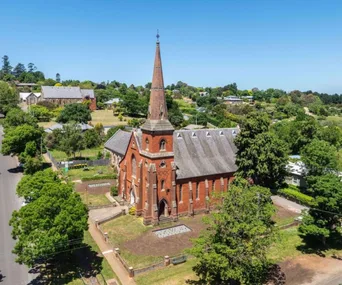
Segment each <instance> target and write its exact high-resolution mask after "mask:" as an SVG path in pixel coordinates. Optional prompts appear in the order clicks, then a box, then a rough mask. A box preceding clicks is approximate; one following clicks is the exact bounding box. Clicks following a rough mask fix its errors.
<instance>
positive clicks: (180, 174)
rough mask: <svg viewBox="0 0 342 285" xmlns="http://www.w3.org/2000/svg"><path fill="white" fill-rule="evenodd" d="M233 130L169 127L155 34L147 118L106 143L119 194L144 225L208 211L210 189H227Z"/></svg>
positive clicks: (232, 164)
mask: <svg viewBox="0 0 342 285" xmlns="http://www.w3.org/2000/svg"><path fill="white" fill-rule="evenodd" d="M237 132H238V129H236V128H224V129H201V130H175V129H174V128H173V126H172V125H171V123H170V121H169V120H168V111H167V108H166V101H165V92H164V79H163V70H162V62H161V56H160V43H159V40H158V41H157V44H156V54H155V60H154V70H153V79H152V87H151V97H150V104H149V109H148V117H147V120H146V122H145V123H144V124H143V125H142V126H141V129H138V130H133V131H132V132H131V133H127V132H124V131H118V132H117V133H116V134H114V136H113V137H112V138H111V139H110V140H109V141H108V142H107V143H106V144H107V145H111V146H112V149H113V153H116V155H118V157H120V162H119V181H118V189H119V195H120V196H121V197H122V198H123V199H124V200H125V201H127V202H128V203H130V204H131V205H134V206H135V207H136V214H137V216H142V217H143V219H144V224H145V225H149V224H158V223H159V221H160V220H163V219H171V220H177V219H178V217H179V216H180V215H193V214H196V213H199V212H208V211H209V209H210V197H211V195H212V193H213V192H214V191H226V190H227V189H228V188H229V184H230V181H231V180H232V178H233V174H234V172H235V171H236V169H237V167H236V165H235V152H236V147H235V145H234V142H233V141H234V137H235V136H236V134H237ZM120 152H121V153H120Z"/></svg>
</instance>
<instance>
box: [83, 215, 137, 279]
mask: <svg viewBox="0 0 342 285" xmlns="http://www.w3.org/2000/svg"><path fill="white" fill-rule="evenodd" d="M88 224H89V233H90V234H91V236H92V237H93V239H94V241H95V242H96V244H97V245H98V247H99V248H100V250H101V252H102V254H103V256H104V257H105V258H106V259H107V261H108V263H109V265H110V266H111V267H112V269H113V271H114V272H115V274H116V275H117V277H118V278H119V280H120V282H121V284H122V285H126V284H127V285H134V284H136V283H135V281H134V279H133V278H130V277H129V276H128V274H127V271H126V269H125V268H124V266H123V265H122V264H121V262H120V261H119V260H117V259H116V258H115V256H114V253H113V248H112V247H111V246H110V245H109V244H107V243H106V242H105V241H104V240H103V237H102V235H101V233H100V232H99V231H98V230H97V228H96V226H95V225H94V223H92V222H91V221H90V220H89V221H88Z"/></svg>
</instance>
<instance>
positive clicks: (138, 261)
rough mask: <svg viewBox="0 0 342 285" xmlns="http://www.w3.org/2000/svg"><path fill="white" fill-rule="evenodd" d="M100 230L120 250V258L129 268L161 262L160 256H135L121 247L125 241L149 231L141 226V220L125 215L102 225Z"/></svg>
mask: <svg viewBox="0 0 342 285" xmlns="http://www.w3.org/2000/svg"><path fill="white" fill-rule="evenodd" d="M102 229H103V231H105V232H107V233H108V236H109V239H110V241H111V242H112V244H113V245H114V246H115V247H119V248H120V250H121V256H122V257H123V258H124V259H125V260H126V262H127V263H128V264H129V266H133V267H134V268H141V267H145V266H148V265H151V264H154V263H157V262H159V261H162V256H160V257H158V256H148V255H136V254H134V253H132V252H130V251H128V250H127V249H125V247H124V246H123V244H124V243H125V242H126V241H129V240H132V239H135V238H137V237H138V236H140V235H142V234H143V233H145V232H147V231H148V230H149V229H151V227H150V226H148V227H147V226H144V225H143V223H142V219H137V218H136V217H135V216H131V215H125V216H121V217H119V218H117V219H115V220H112V221H110V222H108V223H105V224H103V226H102Z"/></svg>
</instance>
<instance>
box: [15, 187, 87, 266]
mask: <svg viewBox="0 0 342 285" xmlns="http://www.w3.org/2000/svg"><path fill="white" fill-rule="evenodd" d="M87 219H88V214H87V209H86V207H85V205H84V204H83V203H82V201H81V199H80V196H79V195H78V194H77V193H75V192H74V191H73V187H72V185H67V184H62V183H50V184H46V185H43V186H42V188H41V189H40V190H39V195H38V197H37V198H36V199H35V200H32V201H31V202H30V203H28V204H27V205H26V206H24V207H22V208H21V209H20V210H19V211H14V212H13V215H12V218H11V220H10V225H11V226H12V227H13V231H12V236H13V238H14V239H15V240H16V245H15V247H14V250H13V253H15V254H16V255H17V259H16V261H17V262H18V263H20V264H22V263H23V264H26V265H27V266H34V265H36V264H41V263H46V262H47V260H49V259H51V258H53V257H56V256H57V255H59V254H63V255H68V254H70V253H71V252H72V249H74V248H77V247H78V246H79V244H81V243H82V240H83V234H84V231H85V230H86V229H87V228H88V224H87Z"/></svg>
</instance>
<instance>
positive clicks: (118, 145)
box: [104, 130, 132, 156]
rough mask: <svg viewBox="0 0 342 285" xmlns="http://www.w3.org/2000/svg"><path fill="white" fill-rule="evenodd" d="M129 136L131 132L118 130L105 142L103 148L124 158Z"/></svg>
mask: <svg viewBox="0 0 342 285" xmlns="http://www.w3.org/2000/svg"><path fill="white" fill-rule="evenodd" d="M131 135H132V133H131V132H125V131H123V130H118V131H117V132H116V133H115V134H114V135H113V136H112V137H111V138H110V139H109V140H108V141H106V143H105V145H104V147H105V148H106V149H108V150H110V151H113V152H115V153H117V154H119V155H122V156H124V155H125V154H126V150H127V147H128V144H129V141H130V139H131Z"/></svg>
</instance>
